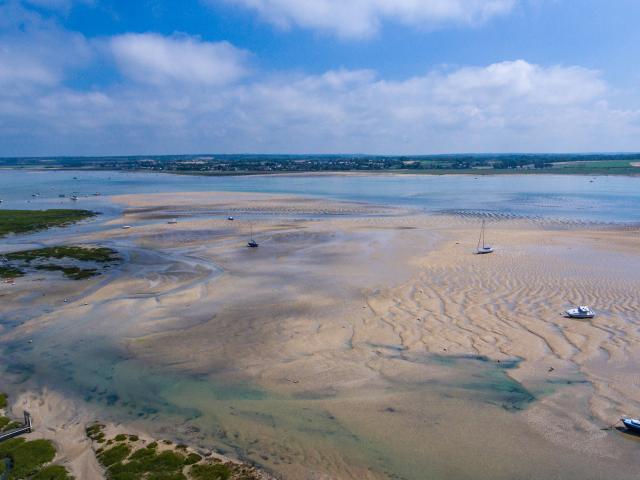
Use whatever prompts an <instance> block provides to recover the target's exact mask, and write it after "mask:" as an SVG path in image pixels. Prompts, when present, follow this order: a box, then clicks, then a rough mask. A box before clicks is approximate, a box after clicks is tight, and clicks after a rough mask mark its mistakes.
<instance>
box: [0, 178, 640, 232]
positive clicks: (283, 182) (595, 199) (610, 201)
mask: <svg viewBox="0 0 640 480" xmlns="http://www.w3.org/2000/svg"><path fill="white" fill-rule="evenodd" d="M203 191H231V192H262V193H278V194H300V195H306V196H318V197H323V198H331V199H340V200H351V201H362V202H372V203H377V204H387V205H401V206H411V207H415V208H418V209H422V210H426V211H430V212H438V211H447V212H450V211H459V210H469V211H474V212H475V211H478V212H496V213H500V214H507V215H516V216H520V215H522V216H534V217H553V218H561V219H571V220H578V221H599V222H624V223H630V222H640V209H638V208H637V206H638V205H640V177H625V176H600V177H588V176H577V175H576V176H573V175H481V176H478V177H473V176H471V175H445V176H432V175H388V174H378V175H286V176H285V175H260V176H244V177H205V176H189V175H170V174H158V173H128V172H98V171H95V172H93V171H89V172H87V171H81V172H76V171H25V170H0V199H2V200H4V203H3V204H2V208H30V209H31V208H52V207H54V206H55V207H58V208H59V207H60V206H61V205H62V206H69V205H74V206H76V207H77V208H99V209H102V210H103V211H104V210H107V211H111V210H112V209H113V208H114V207H113V206H111V205H109V204H108V203H107V202H104V201H103V200H102V199H100V197H95V196H93V194H95V193H100V194H101V195H119V194H134V193H156V192H203ZM34 193H35V194H39V196H38V197H32V194H34ZM72 193H76V194H78V195H80V196H81V198H80V200H79V201H78V202H72V201H71V200H69V198H68V197H69V196H70V195H71V194H72ZM59 195H66V196H67V198H60V197H59Z"/></svg>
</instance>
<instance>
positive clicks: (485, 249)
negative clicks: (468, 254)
mask: <svg viewBox="0 0 640 480" xmlns="http://www.w3.org/2000/svg"><path fill="white" fill-rule="evenodd" d="M476 253H477V254H478V255H483V254H485V253H493V248H492V247H490V246H489V245H485V243H484V219H483V220H482V228H481V229H480V238H478V246H477V247H476Z"/></svg>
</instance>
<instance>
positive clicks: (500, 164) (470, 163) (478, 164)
mask: <svg viewBox="0 0 640 480" xmlns="http://www.w3.org/2000/svg"><path fill="white" fill-rule="evenodd" d="M639 161H640V153H620V154H449V155H410V156H409V155H407V156H403V155H397V156H395V155H394V156H388V155H229V154H225V155H216V154H197V155H163V156H153V155H145V156H129V157H32V158H0V166H4V167H41V168H65V169H99V170H151V171H164V172H185V173H188V172H193V173H206V174H246V173H275V172H323V171H324V172H340V171H372V170H395V171H403V170H405V171H424V170H441V171H445V170H446V171H449V170H451V171H458V170H470V169H475V170H483V169H484V170H513V169H516V170H543V169H550V168H553V169H559V168H562V169H563V170H567V171H568V170H570V169H571V168H575V167H578V166H579V167H581V168H582V169H589V170H594V169H596V170H598V169H601V170H602V169H604V170H608V169H612V168H616V169H618V170H620V169H623V170H626V169H629V170H631V169H632V168H633V167H632V165H631V164H632V162H639ZM567 167H568V168H567ZM620 173H622V171H621V172H620Z"/></svg>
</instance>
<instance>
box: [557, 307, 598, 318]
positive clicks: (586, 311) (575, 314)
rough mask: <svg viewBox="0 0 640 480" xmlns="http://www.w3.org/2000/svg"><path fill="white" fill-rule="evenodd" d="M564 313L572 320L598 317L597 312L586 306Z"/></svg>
mask: <svg viewBox="0 0 640 480" xmlns="http://www.w3.org/2000/svg"><path fill="white" fill-rule="evenodd" d="M564 313H565V314H566V315H567V316H568V317H571V318H593V317H595V316H596V314H595V312H594V311H593V310H591V308H589V307H587V306H585V305H581V306H579V307H576V308H570V309H569V310H567V311H565V312H564Z"/></svg>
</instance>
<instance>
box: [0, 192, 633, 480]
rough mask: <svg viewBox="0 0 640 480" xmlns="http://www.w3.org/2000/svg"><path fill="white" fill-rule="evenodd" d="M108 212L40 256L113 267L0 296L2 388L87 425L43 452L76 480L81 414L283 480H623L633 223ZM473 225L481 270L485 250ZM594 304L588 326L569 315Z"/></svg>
mask: <svg viewBox="0 0 640 480" xmlns="http://www.w3.org/2000/svg"><path fill="white" fill-rule="evenodd" d="M109 201H110V202H112V203H114V204H117V205H121V206H123V209H124V210H123V212H122V214H120V215H114V216H113V217H109V218H105V219H104V220H98V221H101V222H102V223H101V227H100V228H96V229H85V230H82V229H81V230H79V231H73V230H69V231H66V232H65V231H58V232H54V231H52V232H53V233H52V234H51V235H50V236H48V237H47V238H42V237H38V238H37V241H35V243H37V244H53V243H56V242H58V241H60V240H61V239H62V240H64V242H66V243H72V244H81V245H101V246H108V247H110V248H113V249H115V250H117V251H118V252H119V253H120V254H121V255H122V256H123V258H124V261H123V263H122V264H121V265H120V266H118V267H115V268H113V269H112V270H110V271H108V272H105V273H104V274H102V275H100V276H99V277H96V278H95V279H91V280H86V281H80V282H70V281H65V280H63V279H60V278H58V277H55V276H54V275H50V274H44V273H43V274H37V275H35V276H29V277H25V278H24V279H18V280H17V281H16V282H15V285H10V284H6V283H4V284H2V285H1V286H0V298H1V300H2V302H1V304H0V314H1V315H2V317H3V323H2V327H1V328H2V330H0V335H1V337H0V339H1V341H2V342H3V344H5V345H10V350H9V352H10V365H11V368H9V369H8V372H6V374H5V375H3V383H4V384H6V386H5V385H3V388H5V389H6V390H8V391H9V392H10V393H11V392H12V391H14V392H18V393H20V394H22V396H21V397H19V400H18V403H17V405H16V406H15V407H14V408H15V409H19V408H21V407H22V406H23V405H24V406H26V405H29V408H31V409H32V410H34V411H33V413H34V418H35V420H36V421H40V422H41V425H42V426H43V427H44V424H49V423H55V421H56V420H55V419H56V418H58V416H59V415H62V416H63V417H64V418H65V420H64V422H63V424H64V425H76V426H78V427H77V428H66V427H65V428H61V427H57V428H56V433H55V436H54V437H53V438H54V440H55V441H56V442H57V443H58V444H59V445H61V451H62V452H72V451H73V449H77V452H76V453H75V454H73V453H69V454H68V455H69V460H68V462H67V463H68V464H69V465H71V467H72V471H73V472H75V473H76V475H78V478H94V477H93V475H96V473H95V472H96V471H98V470H95V466H96V464H94V463H92V462H93V461H94V460H92V459H91V458H92V457H91V455H88V454H86V455H85V453H83V452H86V450H84V449H83V448H84V447H81V445H82V441H81V439H80V436H81V435H79V433H78V432H80V431H81V430H82V429H81V428H80V427H82V426H83V425H84V424H85V423H86V422H88V421H90V419H91V417H92V416H93V417H96V416H98V417H99V418H104V417H106V418H105V419H106V420H113V421H116V422H118V423H119V424H122V425H126V426H128V428H130V429H131V430H132V431H134V432H148V434H149V435H151V436H153V437H158V438H169V439H171V440H173V441H182V442H184V443H188V444H189V445H193V446H195V447H198V448H208V449H215V450H216V451H218V452H220V453H221V454H227V455H230V456H232V457H235V458H240V459H242V460H246V461H250V462H252V463H255V464H257V465H259V466H261V468H263V469H264V470H265V471H268V472H271V473H272V474H274V475H276V476H279V477H281V478H285V479H299V478H302V479H307V478H308V479H325V478H327V479H329V478H336V479H343V478H344V479H347V478H354V479H355V478H358V479H367V478H370V479H383V478H403V479H422V478H451V479H466V478H474V479H485V478H486V479H502V478H504V479H508V478H563V479H573V478H575V479H578V478H580V479H585V478H593V479H596V478H621V479H623V478H633V477H634V473H633V472H634V471H635V470H637V468H638V460H637V456H636V455H635V452H636V450H637V447H638V438H637V437H634V436H632V435H629V434H627V433H624V432H620V431H618V430H616V429H615V428H612V429H608V427H609V426H611V425H612V424H614V423H616V422H617V421H618V420H619V418H620V416H621V415H623V414H633V413H634V412H637V411H638V410H640V390H639V389H638V382H637V373H636V372H635V367H634V366H635V365H637V360H638V357H639V356H640V349H639V348H638V339H637V334H636V332H637V328H638V323H639V322H640V314H639V312H640V299H639V297H638V295H637V292H638V291H639V289H640V274H639V273H638V270H637V268H634V265H635V264H637V256H638V253H639V252H640V229H638V227H637V226H634V225H629V224H624V225H622V224H620V225H616V224H609V223H606V222H598V221H581V220H579V219H567V218H563V219H554V218H539V217H526V216H518V215H501V214H500V213H499V212H498V213H483V212H468V211H460V212H442V213H432V212H424V211H420V210H417V209H414V208H410V207H399V206H391V205H388V204H384V203H379V204H377V203H375V202H357V201H339V200H330V199H321V198H317V197H314V198H309V197H305V196H303V195H289V194H286V195H285V194H269V193H250V192H182V193H180V192H171V193H145V194H130V195H117V196H113V197H111V198H109ZM228 216H233V217H234V220H228V219H227V217H228ZM482 218H484V219H485V220H486V222H487V223H486V224H487V232H486V236H487V240H489V241H490V243H491V245H492V246H493V247H494V248H495V250H496V251H495V253H493V254H491V255H475V254H474V251H475V248H476V242H477V239H478V234H479V228H480V221H481V219H482ZM172 219H176V221H177V223H175V224H170V223H168V222H169V221H170V220H172ZM125 225H127V226H131V228H129V229H123V228H122V227H123V226H125ZM251 235H253V237H254V238H255V239H256V240H257V241H258V243H259V244H260V246H259V248H257V249H249V248H246V243H247V241H248V239H249V237H250V236H251ZM33 243H34V240H33V238H29V237H25V245H27V244H29V245H32V244H33ZM19 247H20V245H19V244H18V243H16V240H15V239H12V244H11V248H12V249H17V248H19ZM65 300H66V301H65ZM582 304H585V305H590V306H592V307H593V308H594V309H596V310H597V313H598V315H597V317H596V318H595V319H593V320H588V321H585V320H574V319H568V318H565V317H563V316H562V315H561V314H560V313H561V312H562V311H564V310H566V309H567V308H569V307H571V306H575V305H582ZM28 340H32V341H33V343H30V344H28V343H26V342H27V341H28ZM8 358H9V357H8ZM29 398H31V399H32V400H30V401H29V402H28V401H27V400H26V399H29ZM35 398H38V399H39V400H38V402H40V403H39V404H38V405H39V407H37V408H36V407H35V405H36V403H33V402H35ZM62 399H64V400H62ZM70 405H71V406H70ZM100 416H102V417H100ZM65 422H67V423H65ZM69 422H70V423H69ZM44 428H45V429H46V427H44ZM78 445H80V446H78ZM63 455H64V453H63ZM461 455H462V458H461ZM65 461H66V460H65ZM74 462H75V463H74ZM92 469H93V470H92ZM83 472H84V473H83ZM87 472H91V473H87ZM87 475H90V476H87Z"/></svg>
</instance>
